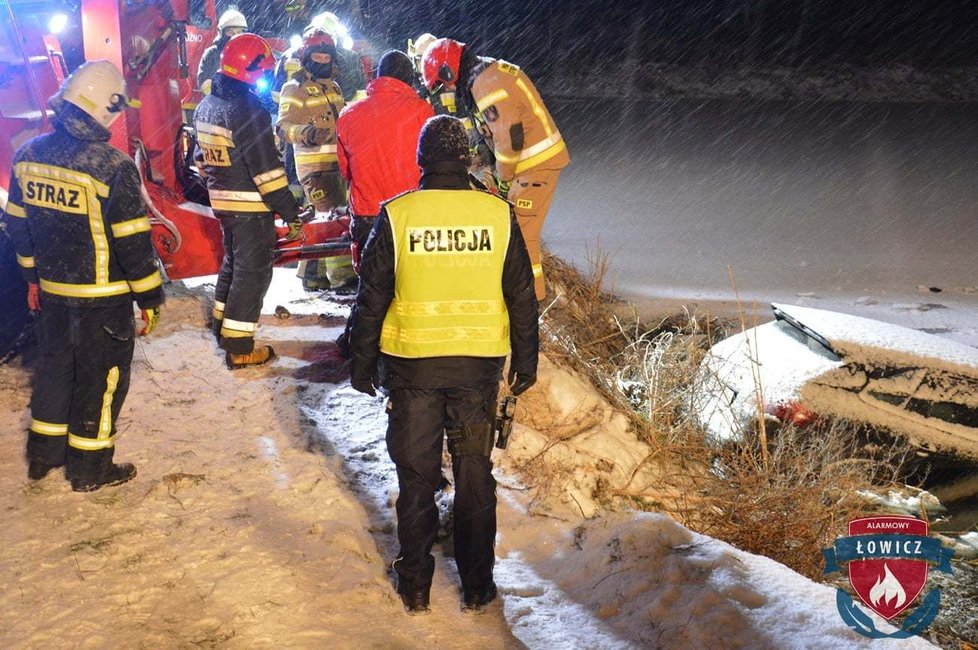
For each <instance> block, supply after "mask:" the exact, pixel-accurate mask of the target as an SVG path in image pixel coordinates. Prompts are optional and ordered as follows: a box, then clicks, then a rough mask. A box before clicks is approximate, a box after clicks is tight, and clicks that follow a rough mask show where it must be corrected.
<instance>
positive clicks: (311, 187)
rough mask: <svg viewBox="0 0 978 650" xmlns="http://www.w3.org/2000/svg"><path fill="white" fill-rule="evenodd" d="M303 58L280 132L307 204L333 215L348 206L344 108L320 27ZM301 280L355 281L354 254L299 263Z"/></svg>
mask: <svg viewBox="0 0 978 650" xmlns="http://www.w3.org/2000/svg"><path fill="white" fill-rule="evenodd" d="M298 55H299V61H300V62H301V64H302V69H301V70H299V72H298V73H296V76H295V77H293V78H292V80H290V81H288V82H287V83H286V84H285V85H284V86H282V92H281V95H280V97H279V109H278V111H279V112H278V123H277V132H278V136H279V138H280V139H281V140H282V141H283V142H286V143H288V144H290V145H292V148H293V153H294V155H295V169H296V175H297V176H298V179H299V183H300V184H301V185H302V189H303V191H304V192H305V195H306V200H307V201H308V202H309V203H310V204H311V205H312V206H313V207H315V209H316V211H317V212H330V211H332V210H334V209H335V208H337V207H339V206H341V205H346V202H347V201H346V185H345V183H344V181H343V177H342V176H341V175H340V170H339V163H338V161H337V153H336V121H337V118H338V117H339V114H340V111H341V110H343V106H344V104H343V96H342V94H341V93H340V89H339V86H337V85H336V82H335V81H334V80H333V74H334V71H335V67H334V64H335V60H336V46H335V44H334V42H333V39H332V37H331V36H330V35H329V34H327V33H326V32H325V31H323V30H320V29H315V30H312V31H307V32H306V35H305V37H304V38H303V39H302V49H301V50H300V51H299V53H298ZM299 277H301V278H302V279H303V286H305V287H306V288H307V289H317V288H330V287H332V288H334V289H339V288H342V287H344V286H349V285H350V283H351V282H355V281H356V274H355V273H354V272H353V262H352V260H351V258H350V256H349V255H338V256H333V257H326V258H323V259H321V260H314V261H312V262H308V263H300V265H299Z"/></svg>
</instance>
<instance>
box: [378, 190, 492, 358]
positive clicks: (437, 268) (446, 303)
mask: <svg viewBox="0 0 978 650" xmlns="http://www.w3.org/2000/svg"><path fill="white" fill-rule="evenodd" d="M385 209H386V211H387V215H388V217H389V220H390V227H391V231H392V237H393V242H394V266H395V269H396V271H395V274H394V299H393V301H392V302H391V304H390V307H389V309H388V310H387V316H386V317H385V319H384V324H383V328H382V330H381V335H380V350H381V351H382V352H384V353H386V354H390V355H392V356H396V357H407V358H423V357H446V356H473V357H499V356H505V355H507V354H509V351H510V337H509V313H508V312H507V310H506V302H505V300H504V299H503V289H502V284H503V283H502V275H503V264H504V262H505V259H506V249H507V246H508V244H509V237H510V224H511V222H510V206H509V204H508V203H506V202H505V201H503V200H501V199H499V198H498V197H495V196H493V195H491V194H488V193H486V192H480V191H477V190H418V191H414V192H408V193H407V194H403V195H401V196H399V197H397V198H396V199H393V200H391V201H389V202H388V203H386V204H385Z"/></svg>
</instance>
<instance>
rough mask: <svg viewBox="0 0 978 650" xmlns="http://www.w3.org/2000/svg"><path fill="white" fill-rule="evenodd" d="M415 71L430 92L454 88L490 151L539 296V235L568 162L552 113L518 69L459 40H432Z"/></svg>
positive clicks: (542, 286) (541, 281) (542, 287)
mask: <svg viewBox="0 0 978 650" xmlns="http://www.w3.org/2000/svg"><path fill="white" fill-rule="evenodd" d="M422 69H423V73H424V80H425V85H427V87H428V89H429V90H430V91H431V92H433V93H435V92H438V91H439V89H441V88H447V89H450V90H455V92H456V93H457V94H458V95H459V96H460V99H461V101H462V102H463V103H464V104H465V105H466V107H467V109H468V111H469V112H470V113H471V115H472V117H473V120H474V121H475V123H476V126H477V128H478V129H479V132H480V133H481V134H482V137H483V139H484V140H485V142H486V144H487V145H489V148H490V149H491V150H492V153H493V156H494V158H495V182H496V186H497V189H498V191H499V193H500V195H501V196H503V197H504V198H508V199H509V200H510V201H511V202H512V203H513V204H514V205H515V206H516V216H517V218H518V219H519V222H520V228H521V230H522V231H523V237H524V238H525V239H526V246H527V249H528V250H529V251H530V259H531V260H532V261H533V275H534V277H535V278H536V282H535V286H536V294H537V299H538V300H543V297H544V295H545V294H546V285H545V283H544V278H543V265H542V263H541V255H542V253H541V248H540V235H541V232H542V230H543V222H544V220H545V219H546V217H547V212H548V211H549V210H550V203H551V201H552V200H553V195H554V192H555V191H556V189H557V180H558V179H559V177H560V171H561V169H563V168H564V167H566V166H567V165H568V164H569V163H570V155H569V154H568V153H567V146H566V144H565V143H564V140H563V138H562V137H561V135H560V131H559V130H558V129H557V125H556V123H554V120H553V117H551V115H550V113H549V112H548V111H547V107H546V105H545V104H544V103H543V100H542V99H541V97H540V93H539V92H538V91H537V89H536V87H535V86H534V85H533V82H532V81H530V78H529V77H527V76H526V73H525V72H523V71H522V70H521V69H520V68H519V66H516V65H513V64H512V63H508V62H506V61H502V60H498V59H490V58H484V57H479V56H476V54H475V53H474V52H473V51H472V49H471V48H470V47H468V46H466V44H465V43H460V42H458V41H454V40H452V39H448V38H439V39H438V40H436V41H435V42H434V43H432V44H431V45H430V46H429V47H428V49H427V50H426V51H425V53H424V58H423V62H422Z"/></svg>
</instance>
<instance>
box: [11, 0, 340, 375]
mask: <svg viewBox="0 0 978 650" xmlns="http://www.w3.org/2000/svg"><path fill="white" fill-rule="evenodd" d="M300 29H301V28H300ZM216 32H217V12H216V8H215V3H214V0H69V2H68V3H66V4H60V3H58V2H52V1H51V0H46V1H38V0H0V208H4V207H5V206H6V202H7V195H8V190H9V183H10V165H11V161H12V159H13V155H14V152H15V151H16V149H17V147H19V146H20V145H21V144H22V143H24V142H26V141H27V140H29V139H30V138H32V137H35V136H37V135H39V134H41V133H44V132H46V131H49V130H50V129H51V128H52V126H51V121H52V119H53V117H54V116H53V113H52V111H51V110H50V108H49V107H48V102H47V100H48V98H49V97H51V96H52V95H54V93H55V92H56V91H57V89H58V87H59V86H60V85H61V82H62V81H64V79H65V77H66V76H67V75H68V74H70V72H71V71H72V69H73V68H74V67H77V65H79V64H80V63H81V62H82V61H84V60H96V59H107V60H109V61H112V62H113V63H115V64H116V65H117V66H118V67H119V68H120V69H121V70H122V71H123V73H124V74H125V77H126V86H127V91H128V94H129V97H130V104H131V105H130V107H129V108H127V109H126V111H125V114H124V116H123V117H122V118H120V119H118V120H116V122H115V123H114V124H113V125H112V128H111V132H112V138H111V140H110V142H111V144H112V145H113V146H115V147H117V148H118V149H120V150H122V151H123V152H125V153H127V154H129V155H130V156H131V157H132V158H133V159H134V160H135V162H136V165H137V167H138V168H139V170H140V174H141V176H142V194H143V199H144V201H145V203H146V206H147V208H148V210H149V217H150V222H151V223H152V232H151V235H152V240H153V244H154V247H155V249H156V252H157V255H158V261H159V266H160V269H161V271H162V273H163V274H164V277H165V278H167V279H169V280H179V279H182V278H188V277H195V276H202V275H211V274H215V273H217V271H218V268H219V267H220V263H221V259H222V257H223V254H224V252H223V248H222V241H221V225H220V222H219V221H218V220H217V219H216V218H215V217H214V215H213V213H212V211H211V208H210V207H209V205H208V199H207V191H206V188H205V186H204V184H203V181H202V179H201V178H200V176H199V175H198V174H197V171H196V169H195V168H194V165H193V159H192V153H193V146H194V142H195V140H194V138H195V135H194V132H193V128H192V126H191V125H190V124H188V122H189V120H190V116H191V115H192V112H193V108H194V106H195V105H196V103H197V101H199V99H200V98H201V93H200V90H199V89H197V88H195V87H194V86H195V76H196V72H197V66H198V63H199V61H200V58H201V56H202V54H203V52H204V50H205V49H206V48H207V47H208V46H209V45H210V44H211V43H212V42H213V40H214V37H215V35H216ZM270 40H271V42H272V45H273V49H277V50H278V52H281V51H283V50H285V49H286V47H287V45H288V43H287V41H285V40H281V39H270ZM277 226H278V229H279V233H280V239H279V242H278V243H277V244H276V251H275V263H276V265H289V264H291V263H294V262H296V261H298V260H302V259H317V258H321V257H328V256H331V255H343V254H348V253H349V237H348V234H347V233H348V227H349V217H348V216H337V215H336V214H331V215H317V216H316V217H315V218H313V219H312V220H310V221H309V222H307V223H305V224H304V225H303V228H302V235H301V237H300V238H299V239H298V240H295V241H290V242H287V241H285V239H284V235H285V233H286V231H287V227H286V225H285V224H283V223H281V222H278V223H277ZM26 291H27V287H26V284H25V283H24V282H23V279H22V277H21V275H20V271H19V269H18V268H17V265H16V259H15V253H14V250H13V245H12V242H11V241H10V238H9V236H8V234H7V233H6V232H5V231H3V229H0V361H2V360H3V359H4V358H5V357H7V356H9V355H10V354H11V351H12V350H13V349H15V348H16V347H17V346H18V344H19V342H20V341H21V340H23V339H24V337H25V335H26V332H28V331H29V327H28V324H29V321H30V315H29V313H28V311H27V306H26Z"/></svg>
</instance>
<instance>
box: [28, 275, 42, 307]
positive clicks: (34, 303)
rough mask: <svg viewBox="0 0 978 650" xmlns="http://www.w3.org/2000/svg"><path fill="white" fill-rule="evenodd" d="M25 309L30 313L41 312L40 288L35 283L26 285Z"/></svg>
mask: <svg viewBox="0 0 978 650" xmlns="http://www.w3.org/2000/svg"><path fill="white" fill-rule="evenodd" d="M27 308H28V309H30V310H31V311H41V287H40V286H38V284H37V282H28V283H27Z"/></svg>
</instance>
